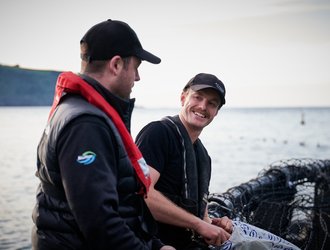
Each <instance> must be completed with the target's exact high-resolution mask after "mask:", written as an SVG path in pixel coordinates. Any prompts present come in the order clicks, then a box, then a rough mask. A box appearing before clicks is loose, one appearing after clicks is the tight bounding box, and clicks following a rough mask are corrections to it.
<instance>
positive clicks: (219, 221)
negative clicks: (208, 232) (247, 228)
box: [212, 216, 233, 234]
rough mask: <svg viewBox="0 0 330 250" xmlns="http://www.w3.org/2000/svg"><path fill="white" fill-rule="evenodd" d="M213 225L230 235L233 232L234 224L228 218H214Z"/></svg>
mask: <svg viewBox="0 0 330 250" xmlns="http://www.w3.org/2000/svg"><path fill="white" fill-rule="evenodd" d="M212 224H213V225H216V226H218V227H221V228H223V229H224V230H226V231H227V232H228V233H230V234H231V233H232V232H233V223H232V221H231V219H229V218H228V217H227V216H224V217H221V218H213V219H212Z"/></svg>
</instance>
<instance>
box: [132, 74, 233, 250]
mask: <svg viewBox="0 0 330 250" xmlns="http://www.w3.org/2000/svg"><path fill="white" fill-rule="evenodd" d="M225 93H226V90H225V86H224V84H223V83H222V82H221V81H220V80H219V79H218V78H217V77H216V76H214V75H212V74H206V73H200V74H197V75H196V76H195V77H193V78H192V79H191V80H190V81H189V82H188V83H187V84H186V86H185V87H184V89H183V92H182V94H181V105H182V108H181V111H180V113H179V115H178V116H172V117H170V116H167V117H165V118H163V119H162V120H160V121H154V122H151V123H149V124H148V125H146V126H145V127H144V128H143V129H142V130H141V131H140V133H139V134H138V135H137V137H136V143H137V145H138V146H139V148H140V150H141V152H142V154H143V156H144V158H145V159H146V162H147V163H148V165H150V175H151V186H150V192H149V194H148V197H147V199H146V201H147V204H148V206H149V208H150V210H151V212H152V214H153V215H154V217H155V218H156V220H157V221H158V226H159V230H158V236H159V238H160V239H161V240H162V241H163V242H164V243H165V244H169V245H172V246H174V247H175V248H176V249H203V247H204V248H205V249H208V245H215V246H218V245H220V244H222V243H223V242H224V241H226V240H227V239H228V238H229V236H230V233H231V232H232V222H231V220H229V219H228V218H227V217H224V218H217V219H213V220H211V219H210V218H209V217H208V213H207V198H208V193H209V183H210V176H211V159H210V156H209V155H208V153H207V150H206V149H205V148H204V146H203V144H202V142H201V141H200V139H199V138H198V137H199V135H200V134H201V132H202V130H203V129H204V127H206V126H207V125H208V124H210V123H211V122H212V120H213V118H214V117H215V116H216V115H217V114H218V111H219V109H220V108H221V107H222V105H224V104H225V102H226V100H225Z"/></svg>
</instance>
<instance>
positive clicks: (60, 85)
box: [49, 72, 150, 195]
mask: <svg viewBox="0 0 330 250" xmlns="http://www.w3.org/2000/svg"><path fill="white" fill-rule="evenodd" d="M63 93H73V94H79V95H81V96H82V97H84V98H85V99H86V100H87V101H88V102H89V103H91V104H92V105H94V106H95V107H97V108H99V109H101V110H102V111H103V112H105V113H106V114H107V115H108V116H109V117H110V118H111V120H112V121H113V123H114V124H115V126H116V128H117V129H118V131H119V134H120V136H121V138H122V141H123V143H124V146H125V149H126V152H127V154H128V157H129V158H130V160H131V163H132V165H133V167H134V169H135V172H136V174H137V176H138V179H139V180H140V182H141V184H142V187H143V190H142V193H143V194H144V195H146V194H147V192H148V189H149V186H150V176H149V167H148V166H147V164H146V162H145V160H144V158H143V156H142V154H141V152H140V150H139V149H138V147H137V146H136V144H135V143H134V141H133V138H132V136H131V135H130V133H129V132H128V131H127V128H126V126H125V125H124V123H123V121H122V119H121V118H120V116H119V114H118V113H117V111H116V110H115V109H114V108H113V107H112V106H111V105H110V104H109V103H108V102H107V101H106V100H105V99H104V98H103V96H102V95H101V94H99V93H98V92H97V91H96V90H95V89H94V88H93V87H92V86H91V85H89V84H88V83H87V82H85V81H84V80H83V79H82V78H80V77H79V76H77V75H76V74H74V73H72V72H64V73H61V74H60V75H59V77H58V80H57V83H56V89H55V96H54V101H53V105H52V108H51V111H50V114H49V118H50V117H51V116H52V114H53V112H54V110H55V109H56V107H57V105H58V103H59V101H60V99H61V98H62V96H63Z"/></svg>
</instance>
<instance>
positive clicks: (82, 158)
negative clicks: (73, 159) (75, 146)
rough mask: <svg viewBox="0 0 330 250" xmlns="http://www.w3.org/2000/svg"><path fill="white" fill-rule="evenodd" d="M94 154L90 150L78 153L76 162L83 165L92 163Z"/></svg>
mask: <svg viewBox="0 0 330 250" xmlns="http://www.w3.org/2000/svg"><path fill="white" fill-rule="evenodd" d="M95 158H96V154H95V153H94V152H92V151H86V152H85V153H83V154H82V155H78V157H77V162H78V163H80V164H83V165H89V164H92V163H93V162H94V161H95Z"/></svg>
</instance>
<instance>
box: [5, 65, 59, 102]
mask: <svg viewBox="0 0 330 250" xmlns="http://www.w3.org/2000/svg"><path fill="white" fill-rule="evenodd" d="M60 73H61V72H59V71H50V70H32V69H24V68H20V67H18V66H13V67H12V66H5V65H0V106H50V105H51V104H52V101H53V97H54V88H55V83H56V79H57V77H58V75H59V74H60Z"/></svg>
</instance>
